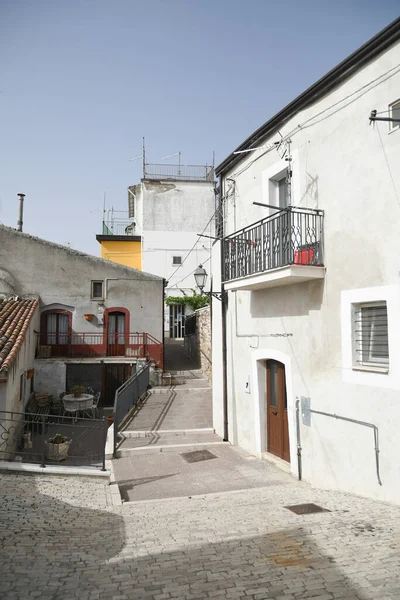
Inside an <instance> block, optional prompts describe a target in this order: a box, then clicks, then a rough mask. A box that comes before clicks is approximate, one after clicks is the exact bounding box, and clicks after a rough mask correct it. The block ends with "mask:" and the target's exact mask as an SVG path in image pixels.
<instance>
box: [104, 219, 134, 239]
mask: <svg viewBox="0 0 400 600" xmlns="http://www.w3.org/2000/svg"><path fill="white" fill-rule="evenodd" d="M135 228H136V224H135V223H134V222H132V221H128V220H127V219H113V220H112V221H103V235H118V236H121V235H129V236H135V235H136V233H135Z"/></svg>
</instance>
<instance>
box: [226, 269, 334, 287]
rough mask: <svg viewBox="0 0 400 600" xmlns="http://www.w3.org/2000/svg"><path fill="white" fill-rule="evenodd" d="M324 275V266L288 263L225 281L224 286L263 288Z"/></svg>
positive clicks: (290, 283)
mask: <svg viewBox="0 0 400 600" xmlns="http://www.w3.org/2000/svg"><path fill="white" fill-rule="evenodd" d="M324 277H325V267H313V266H308V265H288V266H286V267H280V268H278V269H272V270H270V271H265V272H264V273H256V274H254V275H248V276H247V277H241V278H240V279H232V280H231V281H226V282H225V284H224V288H225V290H227V291H230V290H231V291H234V290H251V291H256V290H263V289H266V288H273V287H278V286H282V285H293V284H295V283H303V282H305V281H311V280H314V279H323V278H324Z"/></svg>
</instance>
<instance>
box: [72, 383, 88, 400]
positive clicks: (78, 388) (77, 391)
mask: <svg viewBox="0 0 400 600" xmlns="http://www.w3.org/2000/svg"><path fill="white" fill-rule="evenodd" d="M84 391H85V386H84V385H73V386H72V388H71V394H73V395H74V396H75V398H79V396H81V395H82V394H83V392H84Z"/></svg>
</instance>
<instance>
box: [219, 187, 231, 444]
mask: <svg viewBox="0 0 400 600" xmlns="http://www.w3.org/2000/svg"><path fill="white" fill-rule="evenodd" d="M219 189H220V205H221V203H222V197H223V194H222V191H223V190H222V176H220V178H219ZM222 218H223V217H222ZM223 226H224V223H223V221H222V227H223ZM223 239H224V231H222V232H221V241H220V244H221V248H220V270H221V292H222V293H221V333H222V413H223V419H224V437H223V441H224V442H228V441H229V432H228V385H227V383H228V374H227V344H226V309H227V304H228V294H227V292H226V291H225V290H224V286H223V281H224V277H223V275H224V241H223Z"/></svg>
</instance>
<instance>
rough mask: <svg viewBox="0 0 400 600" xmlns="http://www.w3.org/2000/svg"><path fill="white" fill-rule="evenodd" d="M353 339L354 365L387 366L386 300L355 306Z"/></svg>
mask: <svg viewBox="0 0 400 600" xmlns="http://www.w3.org/2000/svg"><path fill="white" fill-rule="evenodd" d="M354 341H355V362H356V366H375V367H388V365H389V334H388V316H387V306H386V302H382V303H379V304H378V303H376V304H362V305H357V306H355V310H354Z"/></svg>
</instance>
